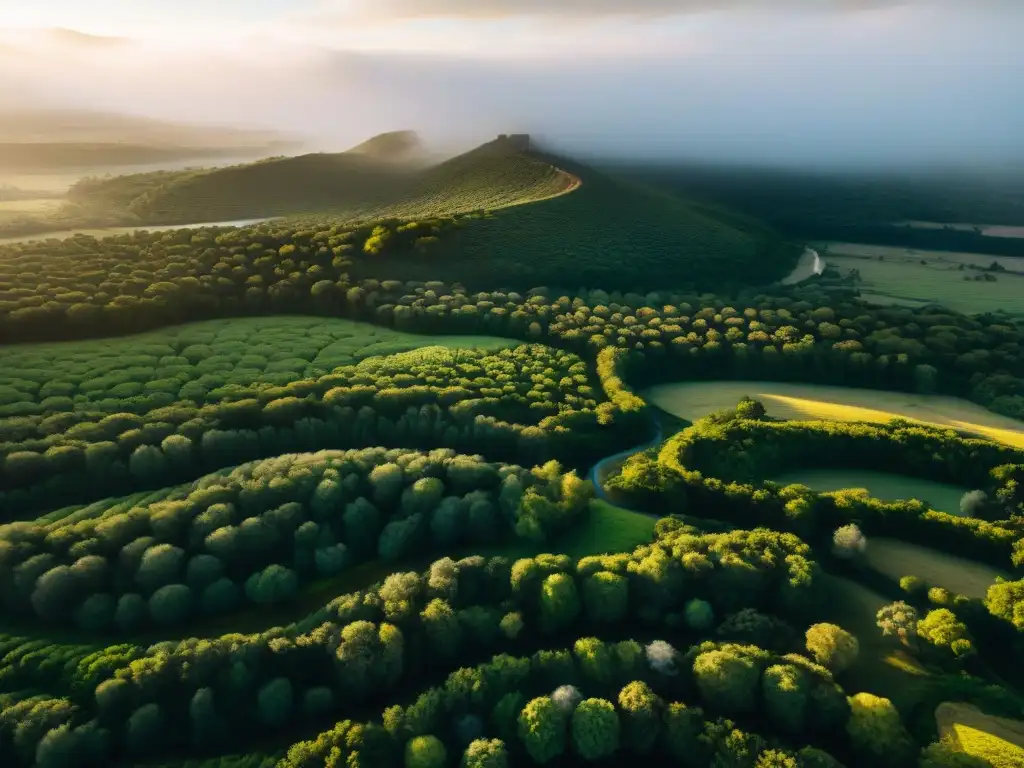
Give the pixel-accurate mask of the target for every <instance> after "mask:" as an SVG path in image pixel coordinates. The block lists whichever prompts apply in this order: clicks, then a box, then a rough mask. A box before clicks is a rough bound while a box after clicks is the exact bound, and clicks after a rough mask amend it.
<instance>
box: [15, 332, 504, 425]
mask: <svg viewBox="0 0 1024 768" xmlns="http://www.w3.org/2000/svg"><path fill="white" fill-rule="evenodd" d="M519 344H520V342H518V341H515V340H512V339H502V338H497V337H494V336H423V335H416V334H409V333H402V332H400V331H394V330H391V329H387V328H381V327H379V326H374V325H369V324H368V323H359V322H355V321H352V320H343V319H324V318H312V317H274V316H270V317H260V318H244V319H234V320H211V321H207V322H200V323H190V324H188V325H181V326H175V327H171V328H166V329H162V330H159V331H151V332H148V333H143V334H139V335H137V336H128V337H125V338H121V339H99V340H94V341H70V342H53V343H46V344H33V345H30V346H22V345H16V346H8V347H0V406H17V405H18V404H19V403H21V404H24V403H30V402H31V401H32V400H35V399H40V400H44V399H45V398H47V397H53V396H57V397H70V398H76V397H79V396H85V399H86V400H90V399H91V400H95V399H96V398H101V397H132V396H135V395H139V394H143V393H144V392H150V393H151V392H155V391H167V392H173V393H177V394H178V395H181V393H182V392H185V389H184V388H187V387H189V386H192V387H193V388H198V389H199V390H202V389H204V388H205V387H206V386H209V385H211V384H212V383H213V382H214V380H216V381H217V382H219V383H218V384H217V386H220V385H222V384H224V383H239V384H249V383H256V382H267V383H271V384H279V385H280V384H286V383H288V382H290V381H295V380H297V379H306V378H310V377H314V376H321V375H323V374H326V373H329V372H331V371H333V370H334V369H335V368H337V367H339V366H343V365H351V364H353V363H357V362H359V361H361V360H364V359H366V358H368V357H372V356H378V355H391V354H395V353H397V352H405V351H408V350H413V349H419V348H422V347H436V346H442V347H447V348H451V349H486V350H495V349H502V348H505V347H514V346H518V345H519ZM33 382H34V383H33ZM204 382H208V383H206V384H204ZM197 392H198V390H197ZM186 395H187V392H186ZM182 396H184V395H182ZM7 415H12V414H7Z"/></svg>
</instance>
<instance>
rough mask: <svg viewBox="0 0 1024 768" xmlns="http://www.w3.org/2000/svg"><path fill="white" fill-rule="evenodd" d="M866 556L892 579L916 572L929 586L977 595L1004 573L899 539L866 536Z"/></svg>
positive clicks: (879, 570) (980, 594)
mask: <svg viewBox="0 0 1024 768" xmlns="http://www.w3.org/2000/svg"><path fill="white" fill-rule="evenodd" d="M865 557H866V558H867V562H868V565H869V566H871V567H872V568H874V569H875V570H876V571H878V572H879V573H883V574H885V575H886V576H888V577H890V578H892V579H894V580H896V579H900V578H902V577H903V576H917V577H918V578H921V579H924V581H926V582H927V583H928V584H929V585H931V586H935V587H943V588H944V589H948V590H949V591H950V592H954V593H956V594H958V595H966V596H967V597H975V598H978V599H983V598H984V597H985V593H986V592H987V591H988V588H989V587H990V586H991V585H992V584H994V583H995V580H996V578H998V577H1000V576H1004V577H1005V576H1007V574H1005V573H1002V572H1000V571H999V570H997V569H995V568H993V567H991V566H988V565H983V564H982V563H977V562H975V561H973V560H965V559H963V558H960V557H954V556H953V555H947V554H945V553H944V552H939V551H937V550H934V549H930V548H928V547H921V546H918V545H917V544H909V543H907V542H905V541H899V540H898V539H887V538H869V539H868V546H867V549H866V550H865Z"/></svg>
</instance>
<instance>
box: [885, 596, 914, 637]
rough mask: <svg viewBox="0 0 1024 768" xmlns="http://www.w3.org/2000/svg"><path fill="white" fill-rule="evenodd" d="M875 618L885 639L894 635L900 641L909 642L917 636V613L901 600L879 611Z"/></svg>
mask: <svg viewBox="0 0 1024 768" xmlns="http://www.w3.org/2000/svg"><path fill="white" fill-rule="evenodd" d="M875 618H876V623H877V624H878V628H879V629H881V630H882V634H883V635H885V636H886V637H888V636H889V635H895V636H896V637H898V638H899V639H900V640H901V641H903V642H909V641H911V640H912V639H913V638H914V636H915V635H916V634H917V611H916V610H914V607H913V606H911V605H908V604H907V603H905V602H903V601H902V600H898V601H897V602H895V603H892V604H890V605H886V606H884V607H883V608H881V609H879V611H878V614H877V615H876V617H875Z"/></svg>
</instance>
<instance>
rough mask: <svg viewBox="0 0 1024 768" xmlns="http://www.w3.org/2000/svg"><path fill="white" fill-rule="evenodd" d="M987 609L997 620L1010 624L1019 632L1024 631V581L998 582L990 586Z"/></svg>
mask: <svg viewBox="0 0 1024 768" xmlns="http://www.w3.org/2000/svg"><path fill="white" fill-rule="evenodd" d="M985 607H986V608H988V610H989V613H991V614H992V615H993V616H995V617H996V618H997V619H1002V620H1003V621H1008V622H1010V623H1011V624H1012V625H1013V626H1014V627H1016V628H1017V631H1018V632H1022V631H1024V579H1021V580H1019V581H997V582H996V583H995V584H993V585H992V586H990V587H989V588H988V592H987V593H986V595H985Z"/></svg>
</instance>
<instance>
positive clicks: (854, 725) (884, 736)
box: [846, 693, 913, 765]
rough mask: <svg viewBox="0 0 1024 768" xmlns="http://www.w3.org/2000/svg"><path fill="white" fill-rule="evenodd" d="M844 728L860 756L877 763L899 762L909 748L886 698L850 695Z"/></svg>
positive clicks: (910, 743)
mask: <svg viewBox="0 0 1024 768" xmlns="http://www.w3.org/2000/svg"><path fill="white" fill-rule="evenodd" d="M846 732H847V734H848V735H849V737H850V743H851V744H852V746H853V748H854V749H855V750H856V751H857V752H858V753H859V754H860V755H861V756H862V757H863V758H864V759H866V760H872V761H877V762H878V763H879V764H881V765H903V764H904V763H905V762H907V760H908V757H909V753H910V752H911V751H912V750H913V742H912V741H911V739H910V735H909V734H908V733H907V731H906V729H905V728H904V727H903V723H902V722H901V721H900V713H899V712H897V711H896V707H894V706H893V705H892V702H891V701H889V699H885V698H882V697H880V696H875V695H874V694H871V693H858V694H856V695H854V696H851V697H850V720H849V721H848V722H847V724H846Z"/></svg>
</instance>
